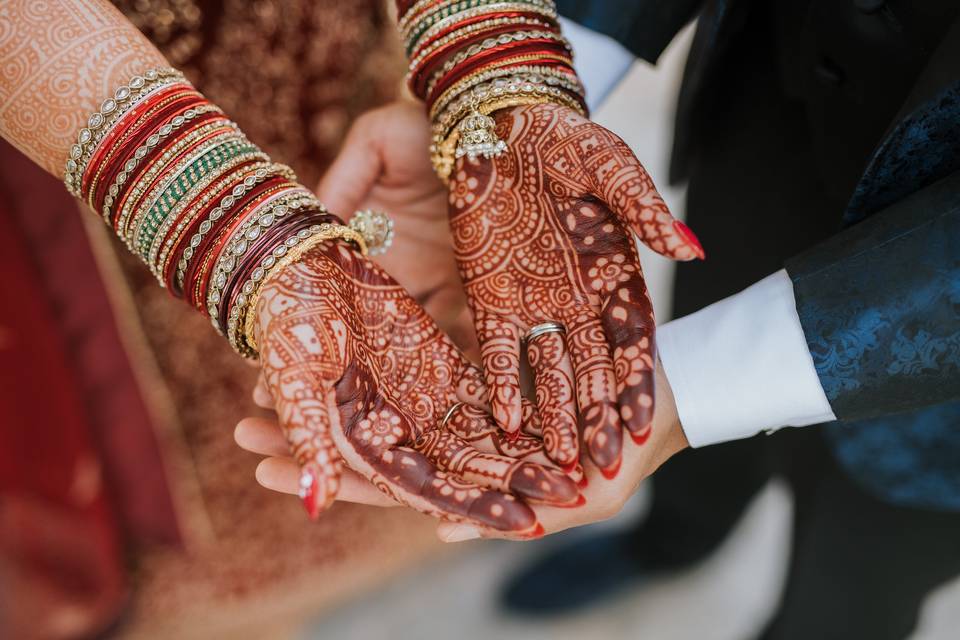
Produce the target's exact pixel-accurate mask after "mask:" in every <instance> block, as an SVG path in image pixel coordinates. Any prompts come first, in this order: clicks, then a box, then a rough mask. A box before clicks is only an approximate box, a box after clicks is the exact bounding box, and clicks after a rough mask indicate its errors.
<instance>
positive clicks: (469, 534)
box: [443, 524, 480, 542]
mask: <svg viewBox="0 0 960 640" xmlns="http://www.w3.org/2000/svg"><path fill="white" fill-rule="evenodd" d="M479 537H480V530H479V529H477V528H476V527H474V526H473V525H469V524H462V525H460V526H458V527H456V528H454V529H453V531H451V532H450V533H449V534H447V537H446V538H444V539H443V541H444V542H465V541H467V540H476V539H477V538H479Z"/></svg>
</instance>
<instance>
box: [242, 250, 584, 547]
mask: <svg viewBox="0 0 960 640" xmlns="http://www.w3.org/2000/svg"><path fill="white" fill-rule="evenodd" d="M257 319H258V340H257V342H258V344H259V346H260V356H261V364H262V367H263V371H264V379H265V381H266V385H267V388H268V389H269V391H270V395H271V396H272V398H273V400H274V404H275V408H276V411H277V414H278V416H279V419H280V423H281V425H282V427H283V431H284V435H285V438H286V440H287V442H288V443H289V445H290V448H291V450H292V452H293V456H294V459H295V460H296V462H297V464H298V465H299V466H300V467H301V469H302V470H303V472H302V474H301V476H300V483H299V486H300V492H301V495H302V497H303V499H304V503H305V506H306V507H307V510H308V511H309V512H310V514H311V516H314V517H316V515H317V514H319V513H320V511H322V510H323V509H325V508H326V507H327V506H328V505H329V504H330V503H331V502H332V501H333V499H334V498H335V497H336V496H337V494H338V492H339V490H340V479H341V470H342V466H343V464H344V463H345V464H346V466H348V467H349V468H351V469H353V470H354V471H356V472H357V473H358V474H360V475H361V476H363V477H364V478H366V479H367V480H368V481H369V482H371V483H372V484H373V485H374V486H375V487H376V488H377V489H378V490H380V491H381V492H382V493H383V494H385V495H386V496H388V497H389V498H390V499H392V500H394V501H397V502H400V503H403V504H406V505H409V506H412V507H414V508H416V509H418V510H420V511H422V512H424V513H428V514H431V515H435V516H438V517H441V518H444V519H445V520H448V521H458V522H470V523H472V524H473V525H475V526H477V527H479V528H480V529H481V530H484V531H487V530H497V531H500V532H502V533H503V534H505V535H509V536H511V537H529V536H533V535H538V533H539V532H540V527H539V525H538V523H537V521H536V516H535V515H534V513H533V511H532V510H531V508H530V506H529V505H528V504H527V503H535V502H547V503H551V504H558V505H575V504H577V502H578V497H579V495H578V492H577V488H576V486H575V485H574V483H573V482H572V481H571V480H570V479H569V478H567V477H565V476H564V475H563V474H562V473H560V472H559V471H557V470H554V469H550V468H547V467H545V466H543V465H542V464H538V463H536V462H532V461H529V460H524V459H519V460H518V459H516V458H514V457H508V456H507V455H504V454H503V452H506V453H509V454H512V453H514V452H513V451H511V450H509V448H508V446H509V444H510V443H507V442H505V441H504V439H503V438H502V434H501V433H500V432H499V431H497V430H496V429H495V428H494V427H493V425H492V423H491V422H490V421H489V419H488V417H487V416H486V414H485V413H484V412H483V411H480V410H477V409H475V408H473V406H468V405H461V406H460V407H458V408H457V409H456V410H454V411H449V412H448V410H449V409H450V408H451V407H453V406H454V405H456V404H457V403H458V402H460V401H468V402H470V403H471V405H477V404H481V403H482V394H483V393H484V392H485V389H484V388H483V384H482V380H481V378H480V377H479V374H478V372H477V371H476V369H475V368H473V367H472V366H471V365H470V364H469V363H468V362H467V361H466V360H464V358H463V356H462V355H461V354H460V353H459V351H458V350H457V349H456V347H455V346H454V345H453V343H452V342H451V341H450V340H449V339H448V338H447V337H446V336H444V335H443V333H442V332H441V331H440V329H439V328H438V327H437V325H436V324H435V323H434V322H433V321H432V320H431V319H430V317H429V316H428V315H427V314H426V312H425V311H424V310H423V309H422V308H421V307H420V306H419V305H417V304H416V302H415V301H414V300H413V299H412V298H410V296H409V295H408V294H407V293H406V291H404V289H403V288H402V287H400V286H399V285H398V284H397V283H396V282H394V281H393V280H392V279H391V278H390V277H389V276H388V275H387V274H386V273H385V272H384V271H383V270H382V269H380V268H379V267H377V266H376V265H374V264H373V263H371V262H369V261H368V260H366V259H365V258H363V257H362V256H360V255H359V254H357V253H356V252H354V251H353V250H352V249H349V248H348V247H347V246H346V245H344V244H340V243H338V244H322V245H318V246H317V247H315V248H313V249H311V250H310V251H308V252H307V253H306V254H305V255H304V257H303V259H302V260H301V261H300V262H298V263H295V264H293V265H291V266H289V267H287V268H285V269H283V270H281V271H280V272H279V273H277V274H275V275H274V276H273V277H272V278H271V279H270V280H269V281H268V282H266V283H265V284H264V285H263V289H262V292H261V295H260V299H259V303H258V306H257ZM525 445H526V443H524V444H522V445H521V446H525ZM544 462H545V460H544Z"/></svg>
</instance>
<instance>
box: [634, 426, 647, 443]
mask: <svg viewBox="0 0 960 640" xmlns="http://www.w3.org/2000/svg"><path fill="white" fill-rule="evenodd" d="M650 431H651V428H650V425H647V428H646V429H644V430H642V431H638V432H637V433H634V432H633V431H631V432H630V439H631V440H633V441H634V442H635V443H636V444H643V443H644V442H646V441H647V440H649V439H650Z"/></svg>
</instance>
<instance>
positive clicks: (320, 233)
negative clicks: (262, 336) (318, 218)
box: [230, 222, 367, 358]
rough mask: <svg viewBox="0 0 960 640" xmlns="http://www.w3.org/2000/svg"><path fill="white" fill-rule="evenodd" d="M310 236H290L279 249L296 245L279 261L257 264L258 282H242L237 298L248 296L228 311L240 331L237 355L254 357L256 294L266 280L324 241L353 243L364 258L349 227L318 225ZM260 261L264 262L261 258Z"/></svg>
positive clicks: (360, 244) (359, 240)
mask: <svg viewBox="0 0 960 640" xmlns="http://www.w3.org/2000/svg"><path fill="white" fill-rule="evenodd" d="M307 231H309V232H310V234H309V235H308V236H307V237H306V238H303V237H301V236H299V235H294V236H291V238H289V239H288V241H287V243H285V244H284V245H281V246H289V244H288V243H289V241H290V240H292V239H294V238H296V239H297V244H295V245H294V246H293V247H290V248H288V249H286V251H285V252H284V255H281V257H279V258H275V259H274V261H271V262H270V263H269V266H267V265H265V264H264V263H263V262H261V265H260V267H261V272H260V274H259V275H260V277H259V278H258V279H254V278H252V277H251V279H250V280H248V281H247V282H246V283H244V289H241V295H244V294H245V290H246V289H249V290H250V293H249V294H245V295H246V296H247V299H246V300H245V303H246V304H244V305H243V308H239V309H238V307H240V306H241V305H240V304H239V301H238V303H237V305H236V306H234V308H233V309H231V310H230V314H231V316H234V315H235V316H236V319H237V326H242V327H243V332H242V335H241V336H238V338H237V339H236V340H231V344H234V342H236V345H235V347H234V348H235V349H237V351H238V352H239V353H240V355H242V356H244V357H247V358H256V357H258V355H259V354H258V346H257V340H256V336H255V331H254V329H255V322H256V317H257V314H256V310H257V304H258V303H259V302H260V292H261V291H262V289H263V285H264V284H266V283H267V282H268V281H269V280H271V279H272V278H274V277H275V276H277V275H278V274H279V273H280V272H281V271H283V270H284V269H286V268H287V267H289V266H291V265H293V264H294V263H296V262H299V261H300V259H302V258H303V256H304V254H305V253H307V251H309V250H310V249H312V248H314V247H316V246H317V245H318V244H320V243H322V242H326V241H327V240H344V241H347V242H353V243H355V244H356V245H357V246H358V247H360V253H362V254H364V255H366V253H367V247H366V244H365V243H364V239H363V236H362V235H361V234H360V233H358V232H357V231H355V230H354V229H351V228H350V227H347V226H344V225H341V224H333V223H329V222H325V223H323V224H318V225H314V226H312V227H310V228H309V229H307ZM275 255H276V254H275V253H271V254H269V256H268V258H269V257H270V256H275ZM264 260H267V258H265V259H264Z"/></svg>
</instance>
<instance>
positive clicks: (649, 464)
mask: <svg viewBox="0 0 960 640" xmlns="http://www.w3.org/2000/svg"><path fill="white" fill-rule="evenodd" d="M654 375H655V376H656V379H657V384H656V394H657V395H656V410H655V411H654V415H653V426H652V429H651V432H650V437H649V438H648V439H647V441H646V442H645V443H644V444H643V445H642V446H641V445H639V444H636V443H634V442H633V441H631V440H629V439H628V440H627V441H626V442H625V443H624V446H623V467H622V471H621V472H620V473H619V474H617V477H616V478H613V479H611V480H609V481H601V478H602V476H601V474H600V471H599V470H597V469H595V468H590V467H587V475H586V478H585V480H584V482H582V484H581V486H582V489H581V491H582V492H583V496H584V504H583V505H582V506H581V507H579V508H577V509H555V508H553V507H549V506H542V505H537V506H535V507H534V508H533V510H534V511H535V512H536V514H537V518H538V519H539V521H540V523H541V524H542V525H543V527H544V533H546V534H551V533H557V532H558V531H563V530H564V529H569V528H571V527H578V526H582V525H586V524H591V523H594V522H599V521H601V520H606V519H608V518H612V517H613V516H615V515H616V514H617V513H619V512H620V510H621V509H622V508H623V506H624V504H625V503H626V502H627V500H629V499H630V497H631V496H632V495H633V494H634V493H635V492H636V490H637V487H639V486H640V483H641V482H642V481H643V479H644V478H646V477H647V476H649V475H650V474H652V473H654V472H655V471H656V470H657V469H658V468H659V467H660V465H662V464H663V463H664V462H666V461H667V460H668V459H669V458H670V457H671V456H673V455H675V454H677V453H679V452H680V451H682V450H683V449H685V448H687V447H688V446H689V443H688V442H687V438H686V435H685V434H684V433H683V428H682V427H681V425H680V419H679V418H678V416H677V407H676V403H675V402H674V398H673V393H672V392H671V390H670V384H669V383H668V382H667V379H666V376H665V375H664V373H663V368H662V367H661V366H660V363H659V362H657V368H656V372H655V374H654ZM437 535H438V536H440V539H441V540H444V541H445V542H461V541H464V540H471V539H473V538H479V537H484V538H496V537H500V536H499V534H497V533H496V532H491V531H482V530H480V529H477V528H476V527H474V526H473V525H470V524H452V523H442V524H440V526H439V527H438V530H437Z"/></svg>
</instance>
